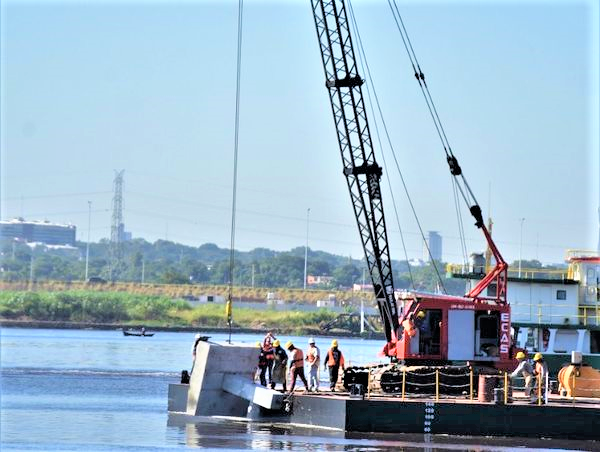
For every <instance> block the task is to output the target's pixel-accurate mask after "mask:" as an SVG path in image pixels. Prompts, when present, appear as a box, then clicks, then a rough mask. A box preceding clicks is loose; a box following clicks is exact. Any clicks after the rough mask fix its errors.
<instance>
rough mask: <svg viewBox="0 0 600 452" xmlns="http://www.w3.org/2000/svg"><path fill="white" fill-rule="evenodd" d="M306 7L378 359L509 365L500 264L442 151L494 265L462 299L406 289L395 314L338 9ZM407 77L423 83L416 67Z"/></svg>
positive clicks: (375, 169)
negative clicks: (380, 340) (370, 295)
mask: <svg viewBox="0 0 600 452" xmlns="http://www.w3.org/2000/svg"><path fill="white" fill-rule="evenodd" d="M311 3H312V10H313V16H314V20H315V26H316V30H317V36H318V38H319V43H320V50H321V57H322V62H323V69H324V71H325V80H326V81H325V85H326V87H327V89H328V92H329V100H330V102H331V109H332V113H333V118H334V122H335V126H336V131H337V138H338V144H339V150H340V154H341V157H342V163H343V173H344V176H345V177H346V182H347V185H348V191H349V193H350V199H351V201H352V206H353V208H354V215H355V217H356V223H357V226H358V231H359V234H360V237H361V241H362V245H363V249H364V252H365V258H366V261H367V266H368V269H369V274H370V276H371V281H372V283H373V288H374V290H375V298H376V300H377V305H378V308H379V312H380V315H381V319H382V322H383V327H384V331H385V336H386V339H387V344H386V346H385V347H384V350H383V352H384V354H385V355H387V356H389V357H391V358H393V359H394V360H400V361H403V362H405V363H407V364H413V363H427V364H446V363H450V362H464V361H468V362H480V363H482V364H485V365H490V366H494V367H497V368H512V367H514V365H513V361H512V356H511V351H512V347H511V335H510V333H511V327H510V306H509V305H508V304H507V302H506V280H507V269H508V265H507V264H506V262H505V261H504V259H503V258H502V256H501V254H500V252H499V251H498V248H497V247H496V245H495V244H494V241H493V240H492V237H491V235H490V233H489V231H488V230H487V228H486V227H485V224H484V222H483V217H482V213H481V208H480V207H479V205H478V204H477V201H476V200H475V197H474V196H473V193H472V191H471V189H470V187H469V185H468V184H467V182H466V179H465V178H464V175H463V173H462V170H461V167H460V165H459V164H458V160H457V159H456V157H455V156H454V155H453V153H452V151H451V149H450V148H449V147H448V149H446V147H445V150H446V156H447V161H448V165H449V167H450V172H451V174H452V175H453V176H454V177H455V180H456V182H457V186H458V189H459V190H460V193H461V195H462V197H463V198H464V200H465V201H466V202H467V205H468V206H469V210H470V212H471V214H472V215H473V217H474V218H475V225H476V226H477V227H478V228H480V229H481V230H482V231H483V234H484V236H485V239H486V241H487V243H488V246H489V248H490V250H491V251H492V253H493V255H494V258H495V261H496V265H495V267H494V268H493V269H492V270H491V271H490V272H489V273H488V274H487V275H485V276H484V277H483V279H482V280H481V281H480V282H479V284H477V285H476V286H475V287H474V288H473V289H472V290H471V291H469V293H467V294H466V295H465V296H464V297H457V296H447V295H432V294H421V293H418V292H408V293H406V294H404V295H403V296H402V299H401V300H399V301H401V302H402V305H403V306H402V309H398V302H397V300H396V297H395V291H394V282H393V278H392V269H391V259H390V252H389V245H388V238H387V230H386V224H385V217H384V210H383V200H382V195H381V187H380V183H379V182H380V178H381V175H382V169H381V167H380V166H379V165H378V164H377V161H376V159H375V153H374V149H373V143H372V140H371V133H370V129H369V123H368V120H367V112H366V110H365V104H364V99H363V93H362V85H363V83H364V81H363V79H362V78H361V76H360V75H359V73H358V65H357V60H356V56H355V53H354V47H353V43H352V35H351V32H350V24H349V21H348V15H347V12H346V5H345V3H344V1H343V0H311ZM415 75H416V76H417V79H418V80H419V77H420V78H421V80H423V82H424V76H423V74H422V73H420V70H419V73H417V72H416V71H415ZM420 83H421V82H420Z"/></svg>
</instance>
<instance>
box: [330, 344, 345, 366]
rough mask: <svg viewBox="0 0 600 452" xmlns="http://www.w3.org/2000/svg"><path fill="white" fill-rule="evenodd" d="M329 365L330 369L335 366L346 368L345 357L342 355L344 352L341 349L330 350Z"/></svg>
mask: <svg viewBox="0 0 600 452" xmlns="http://www.w3.org/2000/svg"><path fill="white" fill-rule="evenodd" d="M336 361H337V363H336ZM327 365H328V366H329V367H333V366H341V367H344V355H342V352H341V351H340V350H339V349H337V348H336V349H335V350H334V349H333V348H330V349H329V353H327Z"/></svg>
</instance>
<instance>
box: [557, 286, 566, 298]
mask: <svg viewBox="0 0 600 452" xmlns="http://www.w3.org/2000/svg"><path fill="white" fill-rule="evenodd" d="M556 299H557V300H566V299H567V291H566V290H564V289H560V290H557V291H556Z"/></svg>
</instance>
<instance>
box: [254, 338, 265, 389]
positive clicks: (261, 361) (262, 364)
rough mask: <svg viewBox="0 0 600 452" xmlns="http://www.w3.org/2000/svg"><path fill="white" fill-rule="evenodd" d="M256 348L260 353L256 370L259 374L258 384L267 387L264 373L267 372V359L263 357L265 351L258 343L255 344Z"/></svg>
mask: <svg viewBox="0 0 600 452" xmlns="http://www.w3.org/2000/svg"><path fill="white" fill-rule="evenodd" d="M256 346H257V347H258V348H259V349H260V352H259V353H258V370H259V372H260V376H259V378H260V384H261V385H262V386H267V379H266V378H265V373H266V372H267V358H266V356H265V351H264V350H263V347H262V344H261V343H260V341H257V342H256Z"/></svg>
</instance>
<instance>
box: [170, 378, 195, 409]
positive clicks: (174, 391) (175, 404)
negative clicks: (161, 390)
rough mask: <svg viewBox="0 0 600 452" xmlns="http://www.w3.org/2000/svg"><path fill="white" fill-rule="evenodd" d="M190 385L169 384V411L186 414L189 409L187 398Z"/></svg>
mask: <svg viewBox="0 0 600 452" xmlns="http://www.w3.org/2000/svg"><path fill="white" fill-rule="evenodd" d="M189 388H190V386H189V385H184V384H179V383H176V384H175V383H171V384H169V405H168V406H169V411H173V412H175V411H176V412H185V411H186V409H187V398H188V389H189Z"/></svg>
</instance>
